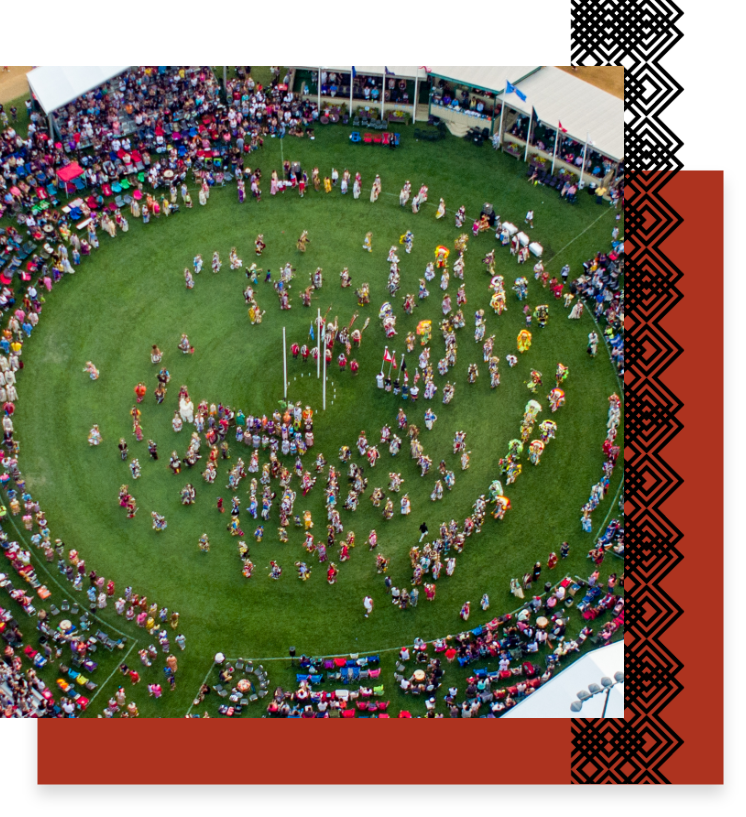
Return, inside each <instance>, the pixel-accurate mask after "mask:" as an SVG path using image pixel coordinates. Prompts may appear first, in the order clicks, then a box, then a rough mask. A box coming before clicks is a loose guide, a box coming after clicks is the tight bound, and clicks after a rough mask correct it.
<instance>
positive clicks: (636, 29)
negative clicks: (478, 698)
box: [571, 0, 682, 784]
mask: <svg viewBox="0 0 746 817" xmlns="http://www.w3.org/2000/svg"><path fill="white" fill-rule="evenodd" d="M572 9H573V10H572V14H573V17H572V62H573V64H575V65H588V64H595V65H623V66H624V67H625V78H624V89H625V111H626V118H625V168H626V172H625V239H626V240H625V250H626V263H625V290H626V291H625V297H626V299H627V302H628V306H627V313H626V321H625V363H626V374H625V378H624V380H625V406H624V411H625V414H624V420H625V452H624V467H625V500H626V501H625V506H624V511H625V556H626V558H625V576H626V581H625V599H626V609H625V716H626V717H625V719H624V720H622V719H616V718H614V719H612V718H607V719H600V718H599V719H584V718H575V719H573V722H572V743H573V749H572V756H571V774H572V782H573V783H618V784H619V783H626V784H629V783H633V784H639V783H668V782H669V781H668V779H667V778H666V776H665V774H664V773H663V771H662V766H663V764H664V763H665V762H666V761H667V760H668V759H669V758H670V757H671V755H672V754H673V753H674V752H676V750H677V749H678V748H679V747H680V746H681V745H682V740H681V738H680V737H679V736H678V735H677V734H676V733H675V732H674V731H673V730H672V729H671V728H670V726H669V725H668V724H667V723H666V721H665V720H664V717H663V712H664V710H665V708H666V706H667V705H668V704H669V703H670V702H671V701H672V700H673V698H675V697H676V695H678V694H679V692H680V691H681V689H682V686H681V684H680V683H679V681H678V680H677V675H678V674H679V672H680V670H681V668H682V663H681V661H679V659H678V658H677V657H676V656H675V655H673V654H672V653H671V652H670V650H668V649H667V648H666V647H665V646H664V645H663V644H662V643H661V636H662V635H663V634H664V633H665V631H666V630H667V629H668V628H669V627H670V626H671V624H672V623H673V622H674V621H675V620H676V619H677V618H678V617H679V616H680V615H681V614H682V610H681V607H680V606H679V605H678V604H677V603H676V601H675V600H674V599H673V598H671V597H670V595H669V594H667V593H666V592H664V591H663V589H662V588H661V581H662V580H663V579H664V577H666V576H667V575H668V574H669V573H670V572H671V571H672V570H673V569H674V568H675V567H676V565H677V564H678V563H679V561H680V560H681V558H682V557H681V553H680V552H679V551H678V550H677V549H676V545H677V544H678V542H679V541H680V539H681V536H682V534H681V532H680V531H679V530H678V529H677V528H676V526H675V525H674V524H673V523H672V522H671V520H670V519H668V518H667V517H666V515H665V514H664V513H663V512H662V510H661V505H662V503H663V502H665V501H666V499H667V498H669V497H670V496H671V494H672V493H673V492H674V491H675V490H676V489H677V488H678V487H679V485H680V484H681V478H680V477H679V476H678V474H676V472H675V471H674V470H673V469H672V468H671V467H670V466H669V465H668V464H667V463H666V461H665V459H664V457H663V453H662V452H663V449H664V448H665V447H666V445H668V443H669V442H670V441H671V439H672V438H673V437H674V436H675V435H676V434H678V433H679V431H680V430H681V428H682V425H681V423H680V422H679V420H678V419H677V417H676V415H677V414H678V412H679V410H680V409H681V406H682V404H681V402H680V401H679V400H678V399H677V397H676V395H675V394H672V393H671V391H670V390H669V389H668V388H666V386H665V385H664V384H663V383H662V382H661V379H660V378H661V374H662V373H663V372H664V371H665V370H666V369H667V368H668V366H670V365H671V363H672V362H673V361H674V360H676V358H677V357H678V356H679V355H680V354H681V352H682V349H681V347H680V346H679V345H678V344H677V343H676V341H675V340H674V339H673V338H672V337H671V336H670V335H669V334H668V333H667V332H665V331H664V330H663V329H662V328H661V326H660V321H661V319H662V318H663V317H664V316H665V315H666V314H667V313H668V312H669V311H670V310H671V309H673V308H674V307H675V305H676V304H677V303H678V302H679V300H680V299H681V293H680V292H679V291H678V290H677V288H676V283H677V281H678V280H679V278H680V277H681V272H680V270H679V269H677V268H676V266H675V265H673V264H672V263H671V261H670V260H669V259H668V258H667V257H666V255H665V254H664V253H663V252H662V250H661V244H662V242H663V241H664V240H665V239H666V238H667V237H668V236H669V235H670V234H671V233H672V231H673V230H675V229H676V228H677V227H679V225H680V224H681V218H680V216H679V215H678V214H677V213H676V212H675V211H674V210H673V209H672V208H671V207H670V206H669V205H668V203H667V202H666V201H665V199H664V198H663V196H662V195H661V191H662V189H663V187H665V185H666V184H667V183H668V181H670V179H671V176H672V174H673V173H675V172H676V171H678V170H679V169H681V162H680V161H679V160H678V159H677V158H676V156H675V153H676V151H678V149H679V148H680V147H681V145H682V143H681V141H680V140H679V139H678V138H677V137H676V136H675V135H674V134H673V133H671V131H670V130H669V129H668V128H667V127H666V126H665V124H663V123H662V122H661V121H660V119H659V118H658V117H659V114H660V113H661V111H663V110H664V109H665V108H666V107H667V106H668V105H669V104H670V103H671V101H672V100H673V99H675V98H676V96H678V94H679V93H681V90H682V89H681V86H679V85H678V84H677V83H675V82H674V81H673V79H672V78H671V77H670V76H669V74H668V73H667V72H666V71H665V70H663V69H662V68H661V67H660V65H658V64H657V61H658V60H660V59H661V57H662V56H663V55H664V54H665V53H667V52H668V51H669V50H670V48H671V47H672V46H673V45H675V44H676V43H677V42H678V41H679V40H680V39H681V32H680V31H679V30H678V29H677V28H676V25H675V24H676V22H677V21H678V20H679V19H680V18H681V16H682V12H681V11H680V10H679V9H678V8H677V7H676V6H675V5H674V4H673V3H670V2H667V0H644V1H643V2H639V3H638V2H634V0H573V4H572ZM612 21H613V23H614V25H613V26H611V27H610V26H609V23H610V22H612ZM612 31H613V34H609V33H607V32H612ZM651 87H652V88H653V91H652V93H651V92H650V88H651ZM644 89H646V90H644Z"/></svg>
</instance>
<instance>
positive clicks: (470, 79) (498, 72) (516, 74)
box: [428, 65, 540, 94]
mask: <svg viewBox="0 0 746 817" xmlns="http://www.w3.org/2000/svg"><path fill="white" fill-rule="evenodd" d="M539 68H540V66H538V65H507V66H505V65H499V66H488V65H472V66H464V65H462V66H442V65H441V66H428V71H429V72H430V73H431V74H435V75H436V76H438V77H442V78H443V79H446V80H450V81H451V82H458V83H461V84H463V85H470V86H471V87H472V88H484V89H485V90H487V91H492V92H494V93H498V94H499V93H502V92H503V91H504V90H505V83H506V82H510V83H512V84H513V85H515V84H516V83H517V82H519V81H520V80H522V79H523V78H524V77H528V76H529V75H530V74H533V73H534V72H535V71H538V70H539Z"/></svg>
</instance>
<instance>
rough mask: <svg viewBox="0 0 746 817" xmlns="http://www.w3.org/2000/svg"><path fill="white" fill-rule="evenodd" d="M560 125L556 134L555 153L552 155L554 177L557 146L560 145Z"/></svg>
mask: <svg viewBox="0 0 746 817" xmlns="http://www.w3.org/2000/svg"><path fill="white" fill-rule="evenodd" d="M559 135H560V131H559V125H558V126H557V131H556V132H555V134H554V153H553V154H552V176H554V163H555V162H556V161H557V144H558V143H559Z"/></svg>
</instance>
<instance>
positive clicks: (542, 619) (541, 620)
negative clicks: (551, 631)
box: [536, 616, 549, 630]
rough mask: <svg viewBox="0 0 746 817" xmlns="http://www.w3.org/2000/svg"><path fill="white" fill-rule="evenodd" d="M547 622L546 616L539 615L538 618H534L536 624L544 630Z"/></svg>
mask: <svg viewBox="0 0 746 817" xmlns="http://www.w3.org/2000/svg"><path fill="white" fill-rule="evenodd" d="M548 624H549V619H548V618H546V616H539V618H537V619H536V626H537V627H538V628H539V629H540V630H545V629H546V628H547V626H548Z"/></svg>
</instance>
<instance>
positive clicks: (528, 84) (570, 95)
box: [505, 67, 624, 161]
mask: <svg viewBox="0 0 746 817" xmlns="http://www.w3.org/2000/svg"><path fill="white" fill-rule="evenodd" d="M513 84H516V83H513ZM517 87H518V88H520V89H521V91H522V92H523V93H524V94H525V95H526V101H525V102H523V100H521V99H520V97H519V96H518V95H517V94H514V93H513V94H508V96H507V97H506V98H505V102H506V103H507V104H508V105H509V106H510V107H511V108H515V109H516V110H518V111H521V112H522V113H524V114H528V115H529V116H530V115H531V108H532V107H533V108H534V109H535V110H536V115H537V116H538V117H539V119H540V120H541V121H542V122H545V123H546V124H547V125H549V126H550V127H551V128H556V127H557V125H558V124H559V123H560V122H562V127H563V128H565V129H566V130H567V135H568V136H570V137H572V138H573V139H575V140H576V141H577V142H580V143H581V144H582V143H585V140H586V138H588V137H590V140H591V141H592V142H593V145H592V147H593V149H594V150H596V151H597V152H599V153H603V154H604V156H608V157H609V158H611V159H614V160H616V161H619V160H621V159H622V158H623V157H624V100H623V99H619V98H618V97H615V96H614V95H613V94H609V93H607V92H606V91H602V90H601V89H600V88H596V87H595V85H591V84H590V83H588V82H585V81H584V80H582V79H579V78H578V77H574V76H572V74H568V73H567V72H566V71H562V70H560V69H559V68H554V67H548V68H542V69H541V71H538V72H537V73H535V74H532V75H531V76H530V77H527V78H526V79H525V80H523V81H521V82H519V83H517Z"/></svg>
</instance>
